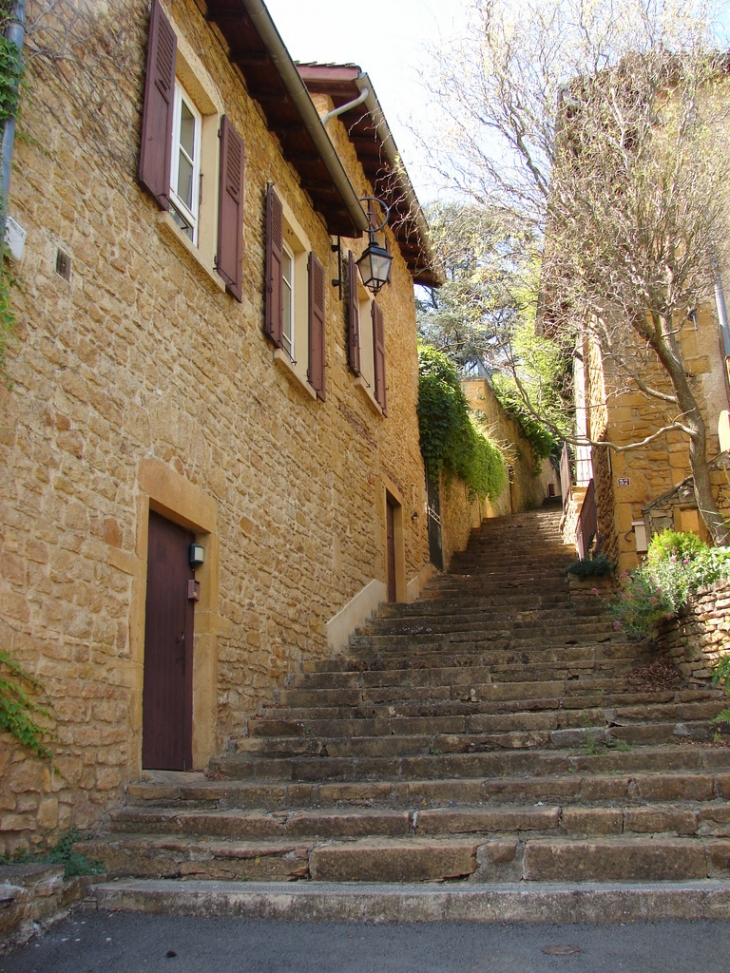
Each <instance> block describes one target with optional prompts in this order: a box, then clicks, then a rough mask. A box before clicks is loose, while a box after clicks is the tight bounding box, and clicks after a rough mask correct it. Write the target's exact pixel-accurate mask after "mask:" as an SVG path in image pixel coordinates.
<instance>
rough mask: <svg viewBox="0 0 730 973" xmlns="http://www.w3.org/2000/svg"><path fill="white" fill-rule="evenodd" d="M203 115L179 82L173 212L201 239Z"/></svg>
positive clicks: (193, 237)
mask: <svg viewBox="0 0 730 973" xmlns="http://www.w3.org/2000/svg"><path fill="white" fill-rule="evenodd" d="M201 129H202V118H201V115H200V112H199V111H198V109H197V108H196V107H195V105H194V104H193V100H192V98H190V96H189V95H188V93H187V92H186V91H185V89H184V88H183V86H182V85H181V84H180V82H179V81H177V80H176V81H175V109H174V113H173V122H172V166H171V172H170V213H171V214H172V218H173V219H174V220H175V222H176V223H177V225H178V226H179V227H180V229H181V230H182V231H183V233H184V234H185V235H186V236H188V237H190V239H191V240H192V241H193V243H195V244H197V242H198V211H199V209H200V133H201Z"/></svg>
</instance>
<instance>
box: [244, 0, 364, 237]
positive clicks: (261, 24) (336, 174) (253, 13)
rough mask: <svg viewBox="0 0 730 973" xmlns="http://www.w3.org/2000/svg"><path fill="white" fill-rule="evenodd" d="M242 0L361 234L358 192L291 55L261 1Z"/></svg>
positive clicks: (360, 208) (361, 225) (362, 214)
mask: <svg viewBox="0 0 730 973" xmlns="http://www.w3.org/2000/svg"><path fill="white" fill-rule="evenodd" d="M242 3H243V6H244V7H245V8H246V12H247V13H248V15H249V17H250V18H251V20H252V21H253V25H254V27H255V28H256V31H257V33H258V35H259V37H260V38H261V40H262V41H263V42H264V44H265V45H266V50H267V51H268V53H269V54H270V55H271V59H272V61H273V62H274V66H275V68H276V70H277V71H278V73H279V77H280V78H281V80H282V81H283V82H284V84H285V85H286V90H287V91H288V92H289V97H290V98H291V100H292V101H293V103H294V105H295V107H296V109H297V111H298V112H299V114H300V116H301V119H302V121H303V122H304V126H305V128H306V129H307V132H308V133H309V135H310V136H311V137H312V141H313V142H314V144H315V146H316V148H317V151H318V152H319V154H320V156H321V158H322V162H324V164H325V166H326V167H327V171H328V172H329V174H330V176H331V177H332V181H333V182H334V184H335V186H336V187H337V190H338V192H339V194H340V196H341V198H342V200H343V202H344V204H345V206H346V207H347V212H348V215H349V216H350V219H351V220H352V222H353V223H354V225H355V227H356V228H357V229H358V230H360V232H361V233H364V232H365V231H366V230H367V229H368V227H369V225H370V222H369V220H368V217H367V214H366V213H365V211H364V210H363V208H362V206H361V205H360V200H359V199H358V197H357V193H356V192H355V189H354V187H353V185H352V183H351V182H350V180H349V178H348V175H347V173H346V172H345V169H344V167H343V165H342V162H341V161H340V157H339V156H338V155H337V152H336V151H335V147H334V145H333V144H332V142H331V140H330V137H329V135H328V134H327V132H326V131H325V129H324V126H323V125H322V121H321V119H320V117H319V113H318V112H317V109H316V108H315V107H314V102H313V101H312V99H311V96H310V94H309V92H308V91H307V89H306V86H305V84H304V82H303V81H302V79H301V76H300V74H299V72H298V71H297V68H296V65H295V64H294V62H293V61H292V59H291V55H290V54H289V52H288V51H287V49H286V47H285V46H284V42H283V41H282V39H281V37H280V36H279V31H278V30H277V29H276V27H275V26H274V22H273V21H272V19H271V17H270V16H269V12H268V10H267V9H266V7H265V6H264V4H263V3H262V2H261V0H242Z"/></svg>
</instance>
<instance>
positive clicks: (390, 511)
mask: <svg viewBox="0 0 730 973" xmlns="http://www.w3.org/2000/svg"><path fill="white" fill-rule="evenodd" d="M386 500H387V502H386V505H385V507H386V533H387V538H388V544H387V546H388V570H387V579H388V601H395V600H396V587H395V503H394V501H393V500H392V499H391V498H390V495H388V496H387V498H386Z"/></svg>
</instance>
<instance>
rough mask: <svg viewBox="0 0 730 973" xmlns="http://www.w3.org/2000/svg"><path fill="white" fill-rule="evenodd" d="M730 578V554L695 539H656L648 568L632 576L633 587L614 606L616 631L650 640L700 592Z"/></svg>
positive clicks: (666, 535) (671, 535)
mask: <svg viewBox="0 0 730 973" xmlns="http://www.w3.org/2000/svg"><path fill="white" fill-rule="evenodd" d="M728 577H730V548H727V547H714V548H711V547H708V546H707V544H705V543H704V541H701V540H700V539H699V537H697V536H696V535H695V534H688V533H677V532H675V531H671V530H666V531H662V533H661V534H656V535H655V536H654V537H653V538H652V540H651V543H650V545H649V550H648V552H647V557H646V562H645V563H644V564H642V565H641V567H639V568H636V570H635V571H633V572H631V573H630V574H629V575H628V578H629V581H628V584H627V585H626V587H625V588H624V590H623V591H622V592H621V594H620V595H618V597H617V598H616V599H614V600H613V601H612V602H611V603H610V604H609V611H610V613H611V615H612V616H613V619H614V628H617V629H623V630H624V631H626V632H627V633H628V634H629V635H633V636H636V637H642V636H645V635H650V634H651V632H652V630H653V629H654V627H655V626H656V624H657V623H658V622H659V621H661V620H662V619H663V618H671V617H672V616H673V615H676V614H677V612H679V611H680V609H681V608H682V607H683V606H684V605H686V604H687V602H688V600H689V598H690V596H691V595H692V593H693V592H695V591H697V589H698V588H701V587H702V586H703V585H707V584H712V582H713V581H717V580H718V579H720V578H728Z"/></svg>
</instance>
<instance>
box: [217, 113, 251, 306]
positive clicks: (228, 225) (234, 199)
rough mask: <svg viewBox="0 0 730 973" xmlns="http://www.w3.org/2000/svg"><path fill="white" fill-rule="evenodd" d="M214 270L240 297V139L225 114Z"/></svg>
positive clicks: (241, 238) (235, 295)
mask: <svg viewBox="0 0 730 973" xmlns="http://www.w3.org/2000/svg"><path fill="white" fill-rule="evenodd" d="M220 134H221V165H220V187H219V195H218V256H217V258H216V269H217V271H218V273H219V274H220V276H221V277H222V278H223V280H224V281H225V282H226V289H227V290H228V292H229V293H230V294H232V295H233V297H235V299H236V300H237V301H242V300H243V292H242V285H243V269H242V260H243V166H244V153H243V140H242V139H241V136H240V135H239V134H238V132H237V131H236V130H235V128H234V127H233V125H231V123H230V122H229V121H228V117H227V116H226V115H224V116H223V118H222V119H221V133H220Z"/></svg>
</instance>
